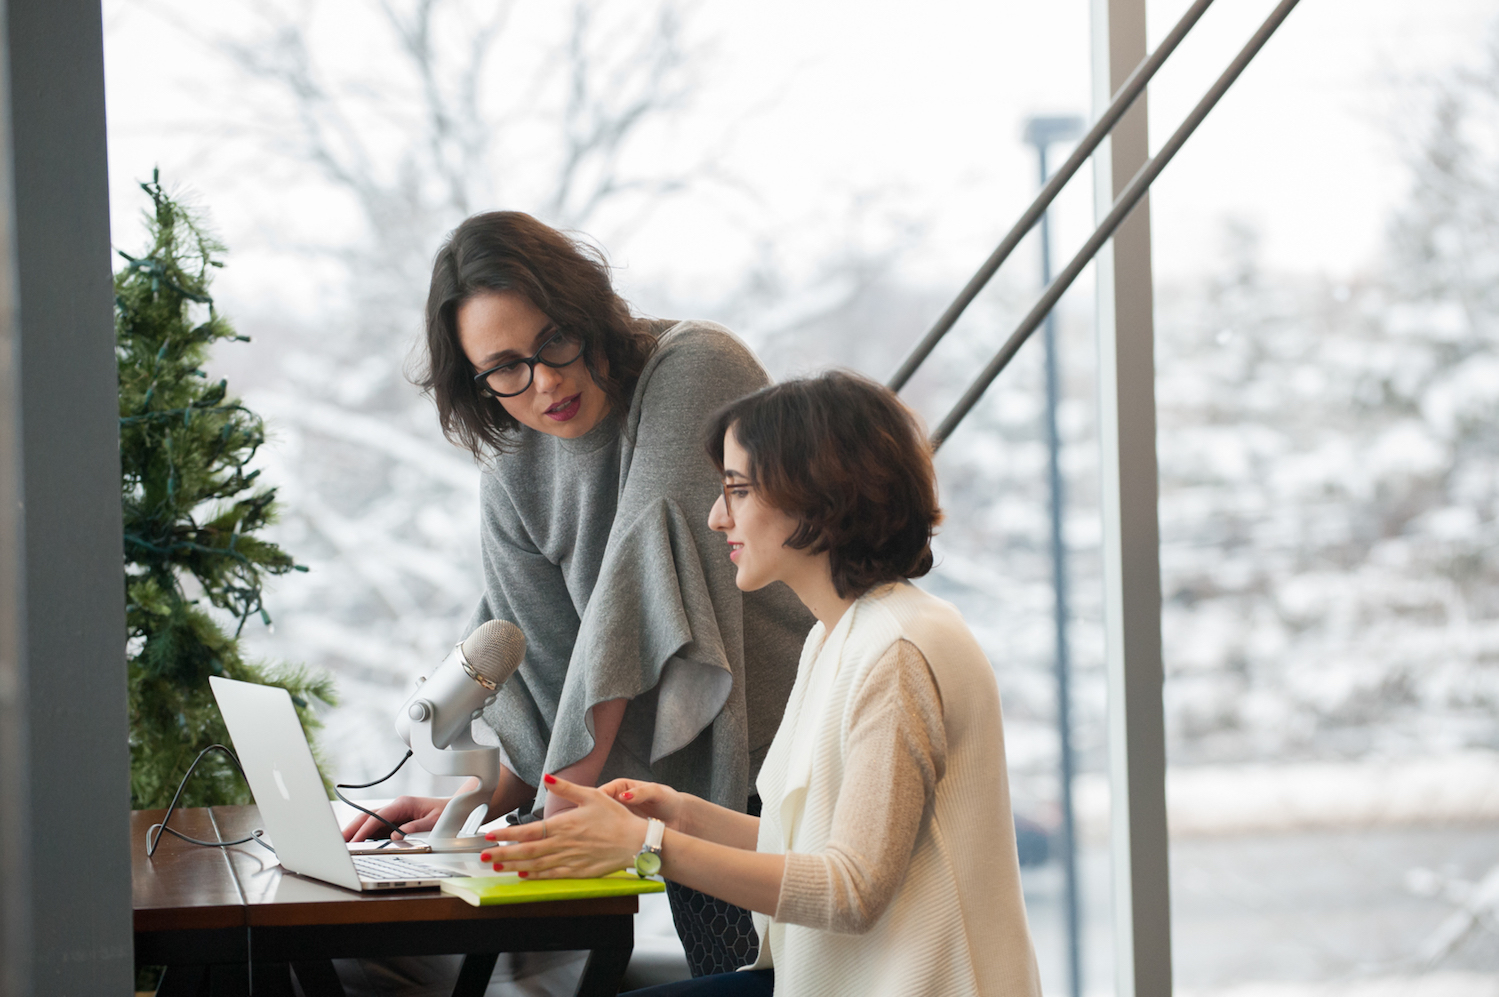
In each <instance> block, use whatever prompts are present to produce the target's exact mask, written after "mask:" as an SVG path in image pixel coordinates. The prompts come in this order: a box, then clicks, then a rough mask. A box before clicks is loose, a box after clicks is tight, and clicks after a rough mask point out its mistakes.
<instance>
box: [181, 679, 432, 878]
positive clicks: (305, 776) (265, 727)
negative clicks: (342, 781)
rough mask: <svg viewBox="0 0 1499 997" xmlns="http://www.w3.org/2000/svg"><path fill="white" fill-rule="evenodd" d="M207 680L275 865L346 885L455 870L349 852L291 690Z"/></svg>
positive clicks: (430, 876)
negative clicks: (211, 688) (241, 768)
mask: <svg viewBox="0 0 1499 997" xmlns="http://www.w3.org/2000/svg"><path fill="white" fill-rule="evenodd" d="M208 681H209V684H210V685H212V686H213V696H214V698H215V699H217V700H218V702H219V711H220V712H221V713H222V714H223V715H224V724H225V726H227V727H228V728H229V736H230V737H231V738H233V739H234V748H235V751H236V752H237V753H238V755H239V761H240V764H241V765H243V766H244V769H245V778H247V779H248V780H249V781H250V792H252V793H254V794H255V802H256V804H257V805H258V806H259V807H260V819H261V821H262V823H264V824H265V830H266V834H267V836H268V837H269V838H270V843H271V845H272V846H274V847H275V849H276V858H277V859H279V860H280V862H281V866H282V868H284V869H286V870H288V871H290V872H295V873H299V874H301V875H303V876H311V877H312V878H314V879H321V880H323V881H324V882H327V883H334V884H336V885H338V886H344V887H347V888H349V889H351V890H395V889H409V888H411V887H417V886H436V885H437V884H438V882H439V881H440V880H443V879H446V878H448V877H450V876H457V875H461V873H458V872H454V871H453V870H451V869H442V868H438V867H436V866H432V865H428V864H426V863H423V862H420V861H417V860H415V859H411V858H407V857H405V856H401V855H390V856H386V855H380V856H374V855H350V854H349V849H348V846H347V845H345V844H344V839H343V834H342V833H341V832H340V831H339V828H338V821H337V820H336V819H335V818H334V816H333V809H332V808H331V807H330V806H328V794H327V791H326V790H325V789H324V788H323V779H322V776H321V775H319V774H318V769H317V763H315V762H314V761H313V760H312V750H311V749H310V748H309V747H308V746H307V736H306V735H305V734H304V733H303V732H302V725H301V724H300V723H299V722H298V721H297V711H296V709H295V708H294V707H293V706H292V703H291V696H289V695H288V694H287V692H286V690H285V689H277V688H275V687H273V686H265V685H253V684H251V683H248V682H236V681H234V680H233V679H224V678H218V677H217V676H213V677H210V678H209V680H208Z"/></svg>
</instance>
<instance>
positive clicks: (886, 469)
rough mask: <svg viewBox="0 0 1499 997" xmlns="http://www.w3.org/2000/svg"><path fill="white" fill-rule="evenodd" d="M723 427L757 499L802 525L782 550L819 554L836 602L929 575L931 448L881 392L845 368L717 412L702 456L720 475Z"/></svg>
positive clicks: (937, 515) (938, 513)
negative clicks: (740, 452) (825, 560)
mask: <svg viewBox="0 0 1499 997" xmlns="http://www.w3.org/2000/svg"><path fill="white" fill-rule="evenodd" d="M730 430H733V432H734V438H735V439H736V440H737V441H738V442H739V445H740V446H741V447H743V448H744V450H745V452H746V453H747V454H748V455H749V461H750V466H749V467H747V468H736V469H735V470H740V471H742V473H745V474H748V475H749V476H750V481H751V482H753V483H754V485H755V487H756V489H757V491H758V492H759V495H760V498H761V499H762V500H763V501H765V502H767V503H769V504H770V505H772V506H774V507H775V508H777V509H780V510H782V511H783V512H785V513H787V514H788V515H790V516H793V517H795V518H796V519H798V520H800V525H798V526H797V528H796V530H795V531H794V532H793V533H792V534H791V536H790V537H789V538H787V540H786V546H788V547H792V548H795V549H798V550H807V549H810V550H811V551H812V553H814V554H820V553H822V552H823V551H827V552H828V554H829V555H830V557H829V561H830V567H831V568H832V572H833V587H834V588H835V589H837V591H838V595H839V596H841V597H842V598H844V599H849V598H854V597H856V596H860V595H863V594H864V593H865V592H867V591H869V590H870V589H872V588H874V587H875V586H876V585H879V584H882V583H884V582H892V581H895V580H897V579H900V578H919V577H921V576H922V575H924V574H926V573H927V572H928V571H930V570H931V568H932V532H933V530H935V529H936V527H937V524H938V523H940V522H941V521H942V510H941V509H939V508H938V506H937V475H936V472H935V470H934V469H933V467H932V445H931V443H930V442H928V440H927V438H926V434H925V433H924V432H922V429H921V427H920V425H918V423H917V421H916V417H915V416H914V415H913V414H912V413H911V410H910V409H908V408H906V407H905V406H904V405H903V404H901V401H900V399H898V398H896V397H895V394H894V393H893V392H891V391H890V390H889V389H888V388H885V387H883V386H882V385H879V384H876V383H875V382H873V381H871V380H868V379H867V378H864V377H860V376H859V375H857V374H852V373H848V372H846V371H830V372H828V373H825V374H822V375H820V376H818V377H810V378H805V379H801V380H795V381H787V382H784V383H782V384H776V385H772V386H771V387H768V388H764V389H762V390H760V391H757V392H755V393H754V394H752V395H749V396H747V397H745V398H741V399H739V400H738V401H737V402H733V403H731V404H729V405H726V406H725V407H724V408H722V409H720V410H719V411H718V412H717V413H716V414H715V415H714V416H713V419H712V420H711V421H710V423H709V429H708V433H709V435H708V438H707V440H706V441H705V442H706V444H707V448H708V456H709V457H711V458H712V459H713V463H714V465H715V466H716V467H717V468H718V470H719V472H720V473H722V472H723V469H724V464H723V442H724V435H725V434H726V433H728V432H729V431H730Z"/></svg>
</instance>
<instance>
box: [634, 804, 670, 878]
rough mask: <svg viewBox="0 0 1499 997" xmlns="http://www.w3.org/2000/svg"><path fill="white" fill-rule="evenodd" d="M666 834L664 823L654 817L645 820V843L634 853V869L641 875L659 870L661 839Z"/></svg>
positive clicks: (647, 874) (651, 874)
mask: <svg viewBox="0 0 1499 997" xmlns="http://www.w3.org/2000/svg"><path fill="white" fill-rule="evenodd" d="M665 836H666V825H665V824H663V823H662V822H661V821H659V820H657V819H656V818H654V817H647V818H646V821H645V844H643V845H641V846H640V851H639V852H637V853H636V854H635V871H636V872H637V873H638V874H640V875H641V876H654V875H656V873H658V872H660V871H661V839H662V838H663V837H665Z"/></svg>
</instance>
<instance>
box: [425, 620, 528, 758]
mask: <svg viewBox="0 0 1499 997" xmlns="http://www.w3.org/2000/svg"><path fill="white" fill-rule="evenodd" d="M525 654H526V636H525V634H523V633H521V632H520V627H517V626H516V625H515V624H514V623H511V622H509V621H508V620H490V621H489V622H487V623H481V624H480V625H479V626H478V627H477V628H476V629H475V630H474V632H473V633H471V634H469V635H468V636H467V637H466V638H464V640H463V641H461V642H460V643H458V644H456V645H454V651H453V656H452V657H451V658H449V659H447V660H446V661H444V662H442V664H440V665H438V666H437V670H436V671H434V672H433V673H432V675H431V677H430V678H423V679H420V680H418V682H419V684H418V685H417V687H416V690H415V691H414V692H412V694H411V695H410V696H409V697H408V698H407V700H406V702H405V703H403V704H402V705H401V709H400V710H399V711H397V713H396V733H397V734H399V735H400V736H401V740H403V741H405V742H406V744H407V745H408V746H409V745H410V744H411V724H412V722H413V721H421V720H427V719H429V718H430V719H431V721H432V744H433V746H434V747H436V748H439V749H441V748H446V747H448V746H449V745H450V744H452V743H453V740H454V739H455V738H457V737H458V736H459V735H460V734H464V733H467V732H468V729H469V724H471V723H472V722H473V721H475V720H477V719H478V718H479V716H480V714H482V713H483V712H484V707H486V706H488V705H489V704H490V703H493V702H494V701H495V697H496V696H497V695H498V694H499V688H500V686H502V685H504V684H505V680H506V679H508V678H510V676H511V675H513V674H515V670H516V669H517V668H519V667H520V662H521V658H523V657H525Z"/></svg>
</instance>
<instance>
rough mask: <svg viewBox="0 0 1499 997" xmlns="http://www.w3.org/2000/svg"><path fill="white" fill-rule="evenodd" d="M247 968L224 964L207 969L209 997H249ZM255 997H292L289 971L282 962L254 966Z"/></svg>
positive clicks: (237, 964)
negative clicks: (211, 996) (209, 983)
mask: <svg viewBox="0 0 1499 997" xmlns="http://www.w3.org/2000/svg"><path fill="white" fill-rule="evenodd" d="M248 970H249V967H247V966H246V965H245V964H244V963H242V962H240V963H226V964H220V965H216V966H212V967H210V977H211V981H212V982H211V985H210V989H209V993H210V994H212V995H213V997H249V995H250V994H251V993H252V990H251V981H250V973H249V971H248ZM253 986H254V990H253V993H254V994H255V997H292V994H293V993H295V991H293V990H292V988H291V968H290V967H289V966H288V965H287V964H286V963H284V962H257V963H256V964H255V979H254V984H253Z"/></svg>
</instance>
